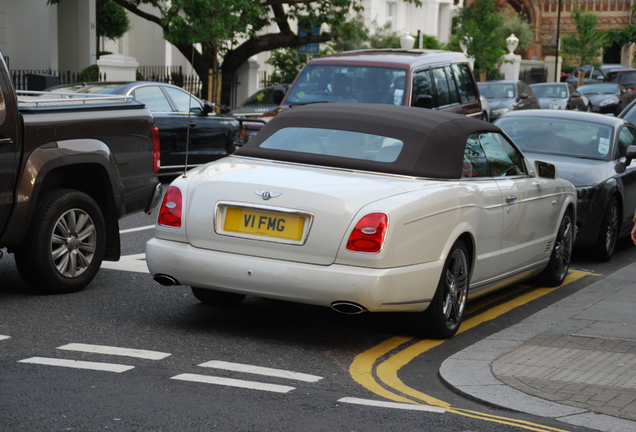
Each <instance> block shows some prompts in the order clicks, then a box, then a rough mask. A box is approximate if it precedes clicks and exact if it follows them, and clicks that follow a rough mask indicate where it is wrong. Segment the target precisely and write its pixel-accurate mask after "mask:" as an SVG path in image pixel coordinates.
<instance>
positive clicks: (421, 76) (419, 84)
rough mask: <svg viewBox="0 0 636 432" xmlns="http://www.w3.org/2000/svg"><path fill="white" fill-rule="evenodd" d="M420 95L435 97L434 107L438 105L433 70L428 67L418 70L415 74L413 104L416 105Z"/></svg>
mask: <svg viewBox="0 0 636 432" xmlns="http://www.w3.org/2000/svg"><path fill="white" fill-rule="evenodd" d="M419 96H431V97H432V98H433V107H436V106H438V104H437V103H436V98H435V92H434V91H433V80H432V79H431V71H430V69H428V68H426V69H421V70H418V71H416V72H415V73H414V74H413V98H412V100H411V105H415V101H416V100H417V98H418V97H419Z"/></svg>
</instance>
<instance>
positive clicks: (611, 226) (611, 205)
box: [593, 196, 621, 262]
mask: <svg viewBox="0 0 636 432" xmlns="http://www.w3.org/2000/svg"><path fill="white" fill-rule="evenodd" d="M620 221H621V215H620V209H619V205H618V199H617V198H616V197H615V196H612V197H611V198H610V200H609V202H608V203H607V207H605V213H604V214H603V220H602V221H601V229H600V230H599V233H598V240H597V241H596V244H595V245H594V248H593V251H594V256H595V258H596V259H597V260H598V261H600V262H606V261H609V260H610V258H612V255H613V254H614V249H615V248H616V241H617V240H618V230H619V229H620Z"/></svg>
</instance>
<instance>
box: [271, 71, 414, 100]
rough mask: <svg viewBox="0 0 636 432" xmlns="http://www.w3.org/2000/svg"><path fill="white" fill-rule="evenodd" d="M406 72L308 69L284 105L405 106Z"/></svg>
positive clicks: (291, 90) (288, 94)
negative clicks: (365, 103)
mask: <svg viewBox="0 0 636 432" xmlns="http://www.w3.org/2000/svg"><path fill="white" fill-rule="evenodd" d="M405 82H406V71H405V70H402V69H392V68H380V67H368V66H342V65H339V66H325V65H315V66H308V67H307V68H305V69H304V70H303V72H302V74H301V75H300V76H299V77H298V80H297V81H296V83H295V84H294V86H293V87H292V88H291V89H290V90H289V91H288V92H287V96H286V97H285V101H284V102H283V104H287V105H298V104H305V103H313V102H368V103H384V104H391V105H404V85H405Z"/></svg>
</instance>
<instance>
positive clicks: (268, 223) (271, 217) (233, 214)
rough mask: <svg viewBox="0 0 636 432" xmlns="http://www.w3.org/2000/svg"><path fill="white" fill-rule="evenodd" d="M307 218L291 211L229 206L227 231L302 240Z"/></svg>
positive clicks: (225, 223) (226, 215)
mask: <svg viewBox="0 0 636 432" xmlns="http://www.w3.org/2000/svg"><path fill="white" fill-rule="evenodd" d="M304 227H305V218H304V217H302V216H299V215H295V214H289V213H274V212H267V211H262V210H251V209H245V208H240V207H228V208H227V209H226V212H225V222H224V224H223V229H224V230H225V231H230V232H235V233H241V234H251V235H257V236H265V237H274V238H281V239H288V240H295V241H300V239H301V238H302V235H303V229H304Z"/></svg>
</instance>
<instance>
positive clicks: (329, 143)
mask: <svg viewBox="0 0 636 432" xmlns="http://www.w3.org/2000/svg"><path fill="white" fill-rule="evenodd" d="M260 147H262V148H266V149H273V150H284V151H289V152H299V153H311V154H316V155H327V156H336V157H343V158H351V159H365V160H373V161H377V162H384V163H391V162H395V161H396V160H397V158H398V156H399V155H400V152H401V151H402V148H403V147H404V143H403V142H402V141H401V140H398V139H396V138H392V137H385V136H380V135H374V134H367V133H361V132H353V131H344V130H338V129H333V130H332V129H322V128H310V127H288V128H284V129H280V130H278V131H277V132H275V133H274V134H272V135H271V136H270V137H268V138H267V139H266V140H265V141H263V142H262V143H261V144H260Z"/></svg>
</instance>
